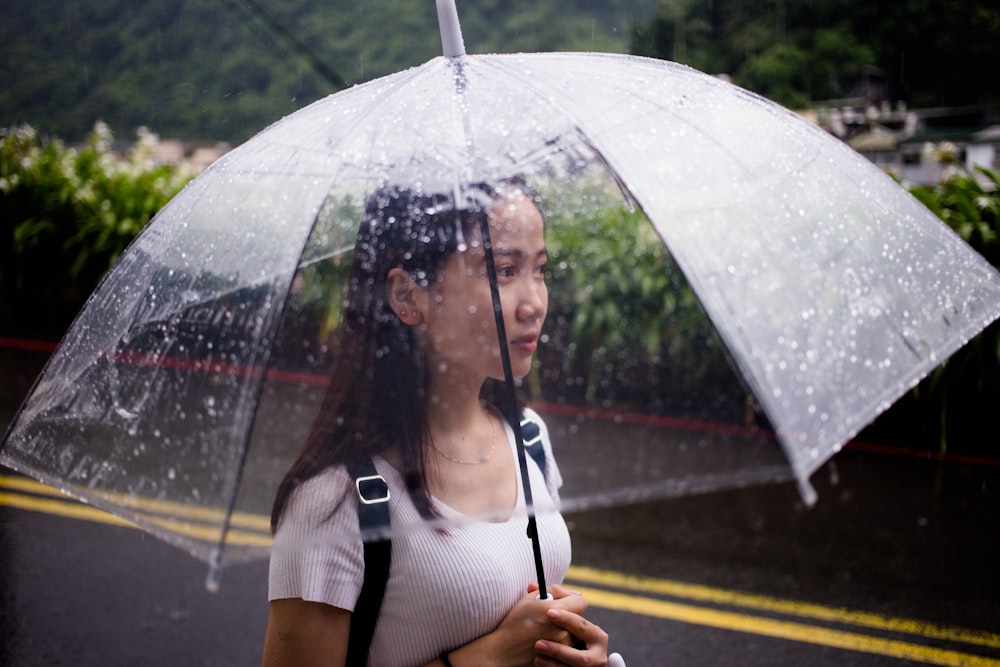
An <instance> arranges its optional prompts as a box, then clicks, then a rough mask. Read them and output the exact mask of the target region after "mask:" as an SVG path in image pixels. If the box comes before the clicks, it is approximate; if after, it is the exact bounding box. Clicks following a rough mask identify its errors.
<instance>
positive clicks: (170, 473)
mask: <svg viewBox="0 0 1000 667" xmlns="http://www.w3.org/2000/svg"><path fill="white" fill-rule="evenodd" d="M176 478H177V471H176V470H174V469H173V468H168V469H167V479H176Z"/></svg>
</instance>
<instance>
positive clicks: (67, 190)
mask: <svg viewBox="0 0 1000 667" xmlns="http://www.w3.org/2000/svg"><path fill="white" fill-rule="evenodd" d="M0 139H2V143H0V258H2V259H3V266H2V268H0V324H2V325H4V327H5V328H9V329H23V328H24V327H25V326H31V325H36V326H42V327H43V328H46V329H51V328H55V329H56V331H57V332H58V331H61V329H62V328H63V327H64V326H65V324H67V323H68V319H69V318H70V317H72V315H73V314H75V312H76V310H77V309H78V308H79V307H80V305H82V302H83V300H84V299H85V298H86V296H87V295H88V294H89V293H90V291H91V290H92V289H93V287H94V286H95V285H96V284H97V282H98V281H99V280H100V278H101V277H102V276H103V275H104V273H105V272H106V271H107V270H108V269H109V268H110V267H111V265H112V264H113V263H114V261H115V260H116V259H117V258H118V256H119V255H121V253H122V251H123V250H124V249H125V247H126V246H127V245H128V244H129V243H130V242H131V241H132V239H133V238H134V237H135V235H136V234H138V233H139V231H140V230H141V229H142V228H143V227H144V226H145V224H146V223H147V222H149V220H150V219H151V218H152V217H153V216H154V215H155V214H156V212H157V211H158V210H159V209H160V208H161V207H162V206H163V205H164V204H166V203H167V201H169V200H170V198H171V197H173V196H174V195H175V194H176V193H177V192H178V191H179V190H180V189H181V187H183V185H184V183H186V182H187V180H188V179H189V178H190V177H191V174H190V173H186V172H184V171H182V170H180V169H178V168H177V167H174V166H168V165H157V164H155V163H154V162H153V155H154V152H155V147H156V142H157V138H156V137H155V135H153V134H151V133H149V132H148V131H146V130H140V131H139V133H138V141H137V142H136V144H135V146H134V147H133V148H132V149H131V150H130V151H129V152H128V154H127V155H125V156H121V157H120V156H117V155H115V153H114V152H113V151H112V148H111V146H112V141H113V137H112V135H111V132H110V130H109V129H108V128H107V126H105V125H103V124H101V123H98V124H97V125H95V127H94V130H93V131H92V132H91V134H90V136H89V137H88V139H87V142H86V144H85V145H84V146H83V147H81V148H79V149H77V148H70V147H67V146H65V145H64V144H63V143H62V142H61V141H58V140H53V141H48V140H44V139H42V138H40V137H39V136H38V134H37V133H36V132H35V131H34V130H33V129H32V128H31V127H29V126H26V125H24V126H19V127H15V128H11V129H8V130H5V131H3V132H2V133H0ZM44 333H48V334H49V335H51V334H52V333H53V332H52V331H46V332H44Z"/></svg>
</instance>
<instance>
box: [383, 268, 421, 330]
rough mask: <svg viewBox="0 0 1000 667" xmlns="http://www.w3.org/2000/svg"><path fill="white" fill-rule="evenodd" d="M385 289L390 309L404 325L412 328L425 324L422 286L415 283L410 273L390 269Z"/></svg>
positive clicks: (398, 269)
mask: <svg viewBox="0 0 1000 667" xmlns="http://www.w3.org/2000/svg"><path fill="white" fill-rule="evenodd" d="M385 287H386V292H387V296H388V299H389V307H390V308H392V312H394V313H396V317H398V318H399V319H400V321H401V322H403V324H408V325H410V326H411V327H412V326H415V325H417V324H420V323H421V322H423V319H424V316H423V313H422V312H421V311H420V303H421V302H422V301H423V299H421V298H420V297H421V295H420V294H419V293H418V291H419V290H420V286H419V285H417V284H416V283H414V282H413V279H412V278H411V277H410V274H409V273H407V272H406V271H404V270H403V269H401V268H398V267H396V268H393V269H389V273H388V274H386V281H385Z"/></svg>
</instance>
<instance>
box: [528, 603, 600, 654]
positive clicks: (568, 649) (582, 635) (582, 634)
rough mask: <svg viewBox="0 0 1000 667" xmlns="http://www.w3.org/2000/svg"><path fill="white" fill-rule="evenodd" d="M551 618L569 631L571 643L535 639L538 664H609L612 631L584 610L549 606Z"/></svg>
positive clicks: (556, 624) (552, 621)
mask: <svg viewBox="0 0 1000 667" xmlns="http://www.w3.org/2000/svg"><path fill="white" fill-rule="evenodd" d="M546 616H547V617H548V619H549V621H550V622H551V623H552V624H553V625H555V626H558V627H560V628H563V629H564V630H565V631H566V632H568V633H569V634H570V635H571V636H572V637H573V638H574V641H573V642H571V643H570V644H568V645H567V644H566V643H564V642H552V641H548V640H545V639H539V640H538V641H537V642H535V651H537V653H538V656H537V657H536V658H535V665H536V667H553V666H560V667H563V666H569V667H592V666H593V667H605V665H607V664H608V633H606V632H605V631H604V630H602V629H601V628H600V627H598V626H596V625H594V624H593V623H591V622H590V621H588V620H587V619H585V618H584V617H583V616H581V615H580V614H577V613H574V612H571V611H568V610H566V609H555V608H553V609H549V610H548V611H547V612H546Z"/></svg>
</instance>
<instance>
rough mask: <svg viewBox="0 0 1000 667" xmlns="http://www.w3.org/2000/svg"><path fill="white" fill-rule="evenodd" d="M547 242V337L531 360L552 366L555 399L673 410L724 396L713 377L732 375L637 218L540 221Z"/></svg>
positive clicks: (625, 214) (621, 214)
mask: <svg viewBox="0 0 1000 667" xmlns="http://www.w3.org/2000/svg"><path fill="white" fill-rule="evenodd" d="M546 245H547V246H548V248H549V258H550V262H549V265H550V267H552V268H551V270H550V277H549V284H550V287H549V293H550V299H551V302H550V307H549V311H550V315H549V322H550V324H547V325H546V329H547V330H548V331H549V332H550V336H551V338H552V340H551V341H550V343H549V344H547V345H545V346H543V347H542V348H541V351H540V355H542V365H543V366H545V365H546V364H548V363H551V360H554V361H556V362H557V363H558V364H559V366H560V368H559V370H558V375H559V377H560V378H562V385H563V386H562V387H559V388H558V390H557V391H558V393H559V395H561V396H563V397H567V398H571V399H576V400H584V401H587V402H590V403H592V402H594V401H595V400H598V399H600V400H601V401H604V402H606V403H608V405H610V404H612V403H621V402H627V403H629V404H632V405H635V406H636V407H638V408H641V409H646V410H661V409H663V407H664V406H665V405H669V406H671V409H674V410H676V409H678V406H679V405H680V404H682V403H686V402H690V401H691V399H693V398H696V397H695V396H694V394H697V393H699V392H702V393H704V394H708V395H717V394H718V392H719V391H723V389H720V387H719V386H717V385H716V384H715V383H714V380H715V376H716V375H717V374H718V373H719V372H720V371H721V372H722V374H724V375H726V376H727V378H731V371H730V370H729V368H728V364H727V361H726V359H725V358H724V356H723V353H722V348H721V343H720V342H719V340H718V338H717V337H716V336H715V334H714V330H713V327H712V325H711V323H710V322H709V320H708V318H707V316H706V315H705V312H704V310H703V309H702V307H701V305H700V303H699V302H698V300H697V298H696V297H695V296H694V292H693V291H692V290H691V288H690V286H689V285H688V283H687V280H686V278H685V277H684V275H683V274H682V272H681V270H680V268H679V267H678V266H677V265H676V263H675V262H674V261H673V258H672V257H671V256H670V253H669V252H668V251H667V249H666V247H665V246H664V244H663V241H662V240H661V239H660V237H659V235H658V234H657V233H656V231H655V230H654V229H653V227H652V225H651V224H650V222H649V220H647V219H646V217H645V216H644V215H643V214H642V213H641V212H640V211H638V210H635V211H629V210H628V209H626V208H624V207H620V208H601V209H599V210H596V211H593V212H589V213H588V214H587V215H585V216H583V215H553V216H549V217H548V219H547V222H546ZM550 374H554V373H553V371H551V370H550ZM708 385H711V386H708ZM574 387H575V389H574Z"/></svg>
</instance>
